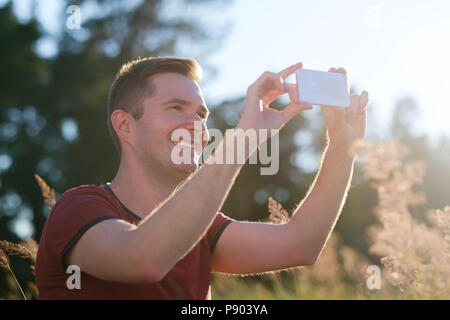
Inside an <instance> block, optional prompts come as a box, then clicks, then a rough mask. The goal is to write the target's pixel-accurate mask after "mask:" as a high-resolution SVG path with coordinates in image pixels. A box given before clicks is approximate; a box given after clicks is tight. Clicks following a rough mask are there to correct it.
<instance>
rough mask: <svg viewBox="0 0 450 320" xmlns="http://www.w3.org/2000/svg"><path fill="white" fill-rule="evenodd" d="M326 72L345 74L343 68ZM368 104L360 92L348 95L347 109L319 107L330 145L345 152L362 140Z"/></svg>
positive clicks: (367, 96)
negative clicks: (353, 143)
mask: <svg viewBox="0 0 450 320" xmlns="http://www.w3.org/2000/svg"><path fill="white" fill-rule="evenodd" d="M328 72H338V73H341V74H347V71H345V69H344V68H339V69H337V70H336V69H335V68H330V69H329V70H328ZM368 102H369V94H368V93H367V91H362V92H361V95H358V94H352V95H350V106H349V107H348V108H342V107H334V106H320V108H321V111H322V116H323V118H324V120H325V125H326V127H327V134H328V140H329V143H330V145H332V146H334V147H337V148H339V149H344V150H346V151H347V150H348V147H350V145H351V144H352V142H354V141H355V140H358V139H363V138H364V134H365V131H366V114H367V103H368Z"/></svg>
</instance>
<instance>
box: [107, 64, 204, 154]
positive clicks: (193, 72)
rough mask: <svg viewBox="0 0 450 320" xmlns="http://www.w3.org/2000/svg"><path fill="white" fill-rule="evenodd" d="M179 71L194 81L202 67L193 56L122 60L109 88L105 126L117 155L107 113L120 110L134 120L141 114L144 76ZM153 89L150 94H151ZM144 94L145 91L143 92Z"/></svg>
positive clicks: (146, 85) (196, 79)
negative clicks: (123, 62) (122, 63)
mask: <svg viewBox="0 0 450 320" xmlns="http://www.w3.org/2000/svg"><path fill="white" fill-rule="evenodd" d="M163 72H175V73H180V74H182V75H184V76H186V77H188V78H191V79H192V80H194V81H196V82H200V80H201V73H202V69H201V67H200V65H199V64H198V63H197V61H196V60H195V59H192V58H180V57H147V58H139V59H137V60H133V61H130V62H127V63H125V64H124V65H122V67H121V68H120V70H119V72H118V73H117V75H116V78H115V79H114V82H113V83H112V85H111V89H110V90H109V97H108V119H107V123H108V129H109V133H110V134H111V137H112V139H113V142H114V144H115V145H116V147H117V150H118V151H119V155H120V154H121V148H120V142H119V138H118V136H117V134H116V132H115V131H114V128H113V126H112V123H111V114H112V113H113V112H114V111H115V110H117V109H122V110H124V111H126V112H128V113H130V114H131V115H132V116H133V117H134V119H136V120H138V119H140V118H141V117H142V115H143V114H144V110H143V106H142V104H141V102H142V98H143V97H144V92H145V89H148V88H149V87H148V86H149V83H148V81H147V80H148V78H149V77H150V76H153V75H155V74H158V73H163ZM152 91H153V90H150V93H151V94H153V93H154V92H152ZM147 93H148V91H147Z"/></svg>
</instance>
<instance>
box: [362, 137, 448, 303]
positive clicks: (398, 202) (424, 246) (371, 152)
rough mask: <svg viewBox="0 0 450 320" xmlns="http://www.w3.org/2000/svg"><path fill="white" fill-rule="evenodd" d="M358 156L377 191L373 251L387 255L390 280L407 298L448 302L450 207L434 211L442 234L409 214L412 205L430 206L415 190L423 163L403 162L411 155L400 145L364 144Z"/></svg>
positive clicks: (370, 232)
mask: <svg viewBox="0 0 450 320" xmlns="http://www.w3.org/2000/svg"><path fill="white" fill-rule="evenodd" d="M357 152H358V154H359V156H360V159H362V160H363V162H364V173H365V176H366V177H367V178H369V179H371V180H372V181H373V182H374V183H373V185H374V186H375V188H376V189H377V192H378V198H379V202H378V205H377V207H376V208H375V215H376V216H377V217H378V219H379V221H380V223H381V224H380V225H379V226H375V227H373V228H371V229H369V236H370V237H371V239H372V246H371V248H370V250H371V252H372V253H375V254H377V255H380V256H382V257H383V258H382V259H381V263H382V264H383V265H384V266H385V267H386V269H387V270H388V271H389V277H388V280H389V281H390V282H391V283H392V284H394V285H395V286H397V287H398V288H400V289H401V290H402V291H404V294H405V295H407V296H408V295H409V296H411V297H418V298H446V299H448V298H449V297H450V258H449V257H450V255H449V247H450V246H449V242H448V239H449V237H450V234H449V231H450V230H449V229H450V227H449V221H450V207H446V208H445V209H444V211H440V210H437V211H436V210H435V212H434V214H435V215H437V219H433V220H436V221H438V223H439V226H440V227H441V230H439V228H437V227H433V226H431V227H430V226H429V225H427V224H425V223H424V222H421V221H419V220H417V219H415V218H414V217H413V215H412V214H411V212H410V207H411V206H414V205H418V204H424V203H425V202H426V199H425V196H424V195H423V194H422V193H420V192H415V191H413V188H414V187H415V185H420V184H421V183H422V181H423V178H424V175H425V166H424V164H423V163H421V162H411V163H406V164H404V163H403V162H402V159H403V158H404V157H405V156H406V155H407V154H408V151H407V149H406V148H405V146H403V145H400V144H399V143H397V142H395V141H389V142H388V143H383V142H374V141H366V142H365V143H363V144H361V143H359V145H357Z"/></svg>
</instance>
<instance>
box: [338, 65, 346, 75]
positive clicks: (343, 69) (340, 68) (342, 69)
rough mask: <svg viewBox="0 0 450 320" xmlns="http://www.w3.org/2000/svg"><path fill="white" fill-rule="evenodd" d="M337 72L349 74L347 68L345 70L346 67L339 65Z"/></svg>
mask: <svg viewBox="0 0 450 320" xmlns="http://www.w3.org/2000/svg"><path fill="white" fill-rule="evenodd" d="M336 72H338V73H342V74H345V75H346V74H347V70H345V68H342V67H339V68H338V69H337V70H336Z"/></svg>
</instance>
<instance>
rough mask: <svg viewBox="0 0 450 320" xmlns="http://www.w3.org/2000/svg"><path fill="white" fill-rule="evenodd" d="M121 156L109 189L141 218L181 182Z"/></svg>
mask: <svg viewBox="0 0 450 320" xmlns="http://www.w3.org/2000/svg"><path fill="white" fill-rule="evenodd" d="M129 160H131V159H127V160H126V161H125V160H124V159H123V158H122V159H121V162H120V166H119V170H118V171H117V173H116V176H115V177H114V179H113V180H112V181H111V189H112V190H113V192H114V194H115V195H116V196H117V197H118V198H119V199H120V201H121V202H122V203H123V204H124V205H125V206H126V207H127V208H128V209H130V210H131V211H133V212H134V213H135V214H136V215H138V216H139V217H141V218H145V217H146V216H147V215H148V214H150V213H151V212H152V210H153V209H155V207H156V206H157V205H158V204H160V203H161V202H162V201H164V200H165V199H167V198H168V197H169V196H170V194H171V193H172V192H173V191H174V190H175V189H176V187H177V186H178V184H179V183H181V182H182V180H180V179H179V178H178V179H176V178H174V179H170V178H169V176H168V175H164V174H162V173H161V172H158V170H151V169H149V168H143V167H142V166H141V165H139V164H138V162H137V161H129Z"/></svg>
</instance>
